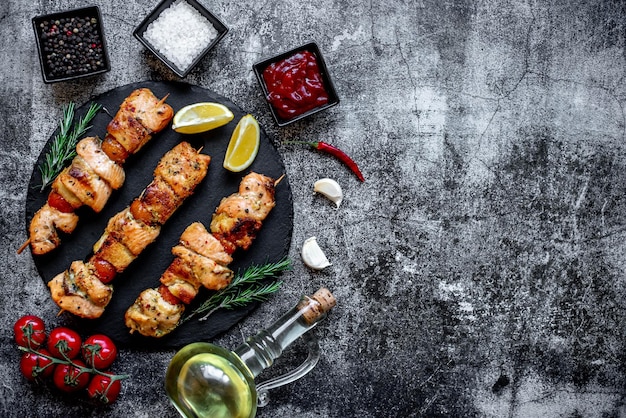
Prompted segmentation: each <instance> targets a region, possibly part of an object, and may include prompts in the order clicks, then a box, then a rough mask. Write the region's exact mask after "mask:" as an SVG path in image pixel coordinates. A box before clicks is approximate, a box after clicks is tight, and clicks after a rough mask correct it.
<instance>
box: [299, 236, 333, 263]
mask: <svg viewBox="0 0 626 418" xmlns="http://www.w3.org/2000/svg"><path fill="white" fill-rule="evenodd" d="M302 260H303V261H304V264H306V265H307V266H309V267H310V268H312V269H314V270H322V269H323V268H325V267H328V266H330V265H331V263H330V261H328V258H326V254H324V251H322V249H321V248H320V246H319V245H318V243H317V238H316V237H311V238H307V239H306V240H305V241H304V244H303V245H302Z"/></svg>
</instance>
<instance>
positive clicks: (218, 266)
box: [125, 172, 280, 337]
mask: <svg viewBox="0 0 626 418" xmlns="http://www.w3.org/2000/svg"><path fill="white" fill-rule="evenodd" d="M279 181H280V179H279V180H276V181H275V180H274V179H272V178H270V177H267V176H264V175H262V174H258V173H254V172H253V173H250V174H248V175H246V176H245V177H244V178H243V179H242V181H241V183H240V185H239V190H238V192H237V193H234V194H232V195H230V196H228V197H225V198H224V199H222V201H221V202H220V204H219V205H218V207H217V209H216V210H215V213H214V214H213V217H212V220H211V224H210V232H209V231H207V230H206V228H205V227H204V225H202V224H201V223H199V222H195V223H193V224H191V225H190V226H188V227H187V229H185V231H184V232H183V233H182V235H181V237H180V240H179V244H178V245H176V246H175V247H173V248H172V253H173V254H174V256H175V258H174V260H173V261H172V263H171V264H170V265H169V267H168V268H167V269H166V270H165V272H164V273H163V274H162V275H161V278H160V283H161V284H160V286H159V287H157V288H153V289H146V290H144V291H143V292H141V294H140V295H139V296H138V298H137V299H136V300H135V302H134V303H133V305H132V306H131V307H130V308H128V310H127V311H126V314H125V323H126V326H127V327H128V328H130V332H131V333H133V332H135V331H137V332H139V333H140V334H142V335H144V336H147V337H163V336H165V335H167V334H168V333H170V332H171V331H173V330H174V329H175V328H176V327H177V326H178V324H179V322H180V319H181V316H182V314H183V312H184V310H185V305H188V304H190V303H191V302H192V301H193V299H194V298H195V297H196V295H197V294H198V292H199V290H200V288H201V287H205V288H206V289H208V290H220V289H223V288H225V287H226V286H228V285H229V284H230V282H231V280H232V278H233V276H234V273H233V271H232V270H230V269H229V268H228V267H227V266H228V265H229V264H230V263H231V262H232V254H233V253H234V252H235V251H236V250H237V249H242V250H247V249H248V248H249V247H250V245H251V244H252V242H253V240H254V239H255V238H256V236H257V233H258V232H259V230H260V229H261V226H262V225H263V221H264V220H265V218H266V217H267V216H268V214H269V213H270V211H271V210H272V208H273V207H274V206H275V204H276V203H275V199H274V195H275V187H276V185H277V184H278V182H279Z"/></svg>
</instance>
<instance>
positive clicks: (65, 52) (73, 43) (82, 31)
mask: <svg viewBox="0 0 626 418" xmlns="http://www.w3.org/2000/svg"><path fill="white" fill-rule="evenodd" d="M32 23H33V29H34V30H35V36H36V39H37V51H38V54H39V63H40V65H41V73H42V75H43V80H44V82H45V83H56V82H60V81H68V80H74V79H78V78H82V77H88V76H93V75H96V74H102V73H105V72H107V71H110V70H111V63H110V61H109V54H108V51H107V46H106V41H105V37H104V30H103V25H102V16H101V15H100V8H99V7H97V6H90V7H84V8H80V9H73V10H68V11H63V12H57V13H52V14H47V15H41V16H36V17H34V18H33V19H32Z"/></svg>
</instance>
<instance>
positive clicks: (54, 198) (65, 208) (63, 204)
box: [48, 190, 74, 213]
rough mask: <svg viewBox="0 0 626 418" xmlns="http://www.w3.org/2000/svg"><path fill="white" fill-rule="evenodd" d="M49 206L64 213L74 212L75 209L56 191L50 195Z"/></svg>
mask: <svg viewBox="0 0 626 418" xmlns="http://www.w3.org/2000/svg"><path fill="white" fill-rule="evenodd" d="M48 205H50V206H51V207H53V208H55V209H57V210H59V211H60V212H64V213H72V212H74V207H73V206H72V205H71V204H70V203H69V202H68V201H67V200H65V198H64V197H63V196H61V195H60V194H58V193H57V192H55V191H54V190H53V191H51V192H50V194H49V195H48Z"/></svg>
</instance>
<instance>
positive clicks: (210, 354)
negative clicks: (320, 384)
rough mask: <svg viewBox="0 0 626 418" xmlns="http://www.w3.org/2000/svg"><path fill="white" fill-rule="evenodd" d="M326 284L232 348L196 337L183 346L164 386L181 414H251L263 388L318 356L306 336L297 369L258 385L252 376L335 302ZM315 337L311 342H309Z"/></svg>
mask: <svg viewBox="0 0 626 418" xmlns="http://www.w3.org/2000/svg"><path fill="white" fill-rule="evenodd" d="M335 303H336V301H335V297H334V296H333V295H332V293H331V292H330V291H329V290H328V289H325V288H322V289H320V290H318V291H317V292H315V294H314V295H313V296H303V297H302V298H301V299H300V301H299V302H298V304H297V305H296V306H294V307H293V308H291V309H290V310H289V311H288V312H287V313H285V314H284V315H283V316H282V317H281V318H280V319H278V320H277V321H276V322H274V323H273V324H272V325H270V326H269V327H267V328H266V329H264V330H261V331H260V332H259V333H257V334H256V335H255V336H252V337H248V338H247V339H246V341H245V342H244V343H243V344H241V345H240V346H239V347H237V348H235V349H234V350H233V351H229V350H226V349H224V348H222V347H218V346H216V345H213V344H210V343H205V342H197V343H192V344H189V345H187V346H185V347H184V348H182V349H181V350H180V351H179V352H178V353H176V355H175V356H174V358H173V359H172V361H171V362H170V365H169V367H168V369H167V373H166V376H165V390H166V391H167V394H168V397H169V398H170V401H171V402H172V403H173V404H174V406H175V407H176V409H177V410H178V412H179V413H180V414H181V415H182V416H184V417H211V418H252V417H254V416H255V415H256V409H257V404H258V405H259V406H263V405H264V404H265V403H266V402H267V400H266V399H265V395H266V391H267V390H268V389H270V388H274V387H278V386H281V385H283V384H287V383H290V382H292V381H294V380H297V379H299V378H300V377H302V376H303V375H305V374H306V373H308V372H309V371H310V370H311V369H312V368H313V367H314V366H315V364H316V363H317V360H318V359H319V350H318V347H317V341H313V340H312V339H310V340H309V349H310V353H309V357H308V358H307V360H305V362H304V363H303V364H302V365H301V366H300V367H299V368H298V369H296V370H294V371H293V372H291V373H288V374H287V375H284V376H281V377H279V378H276V379H273V380H272V381H271V382H266V383H267V384H265V387H264V388H262V386H263V384H261V385H258V386H257V385H256V384H255V380H254V379H255V378H256V377H257V376H258V375H259V374H260V373H261V372H262V371H263V370H265V369H266V368H268V367H270V366H271V365H272V364H273V363H274V360H276V359H277V358H278V357H279V356H280V355H281V354H282V352H283V350H284V349H285V348H287V347H288V346H289V345H290V344H291V343H293V342H294V341H295V340H296V339H298V338H299V337H300V336H302V335H303V334H305V333H306V332H307V331H309V330H310V329H311V328H313V327H314V326H315V325H316V324H317V323H318V322H319V321H321V320H322V319H323V318H325V317H326V314H327V312H328V311H329V310H330V309H332V308H333V307H334V306H335ZM311 341H313V344H311Z"/></svg>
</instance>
